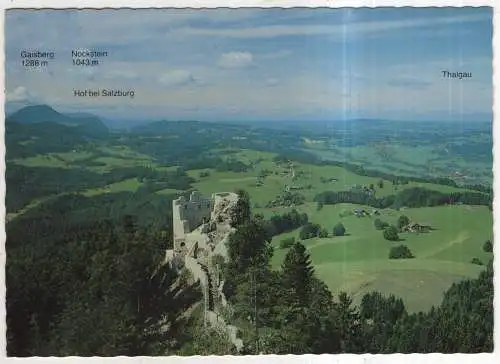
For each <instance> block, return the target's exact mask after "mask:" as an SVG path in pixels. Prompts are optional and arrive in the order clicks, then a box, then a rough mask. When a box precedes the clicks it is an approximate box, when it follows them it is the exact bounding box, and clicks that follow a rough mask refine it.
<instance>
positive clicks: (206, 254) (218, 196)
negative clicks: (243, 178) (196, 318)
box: [166, 191, 243, 350]
mask: <svg viewBox="0 0 500 364" xmlns="http://www.w3.org/2000/svg"><path fill="white" fill-rule="evenodd" d="M238 199H239V196H238V195H237V194H236V193H231V192H222V193H214V194H212V196H211V197H210V198H206V197H204V196H202V195H201V194H200V193H199V192H197V191H193V192H192V193H191V195H190V197H189V199H186V198H185V197H184V196H181V197H179V198H178V199H176V200H174V201H173V202H172V218H173V241H174V249H172V250H167V252H166V261H167V262H175V261H177V262H180V263H181V264H182V265H183V266H184V268H186V269H187V270H189V271H190V272H191V274H192V275H193V278H194V279H195V280H196V281H199V282H200V284H201V287H202V290H203V297H204V306H205V315H204V322H205V325H208V324H210V325H211V326H213V327H215V328H216V329H219V330H221V331H223V332H225V333H227V335H228V336H229V338H230V340H231V342H232V343H233V344H234V345H235V346H236V348H237V349H238V350H241V349H242V347H243V343H242V341H241V339H238V338H237V332H238V329H237V328H236V327H234V326H231V325H227V324H226V323H225V322H224V319H223V318H222V317H221V315H220V311H221V310H222V309H224V308H226V307H227V301H226V299H225V297H224V293H223V287H224V280H223V277H222V276H221V269H220V268H221V267H220V266H219V264H217V262H216V261H217V259H214V257H216V256H217V257H219V259H224V260H226V259H227V247H226V242H227V240H228V239H229V235H230V234H231V233H232V232H233V231H235V229H234V228H233V227H232V226H231V225H232V222H233V216H234V210H235V208H236V205H237V202H238Z"/></svg>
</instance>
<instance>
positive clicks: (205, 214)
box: [172, 191, 213, 255]
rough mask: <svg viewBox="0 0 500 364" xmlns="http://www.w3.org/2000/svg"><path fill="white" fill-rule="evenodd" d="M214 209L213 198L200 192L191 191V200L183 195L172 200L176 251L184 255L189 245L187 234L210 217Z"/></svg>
mask: <svg viewBox="0 0 500 364" xmlns="http://www.w3.org/2000/svg"><path fill="white" fill-rule="evenodd" d="M212 209H213V200H212V199H208V198H204V197H202V196H201V195H200V194H199V192H197V191H194V192H192V193H191V196H190V197H189V200H186V199H185V198H184V197H183V196H181V197H180V198H178V199H177V200H174V201H172V219H173V231H174V251H175V253H176V254H179V255H184V254H186V250H187V249H189V248H190V247H187V246H186V244H187V242H186V234H187V233H189V232H191V231H193V230H194V229H195V228H197V227H198V226H200V225H201V224H202V223H203V219H209V218H210V215H211V212H212Z"/></svg>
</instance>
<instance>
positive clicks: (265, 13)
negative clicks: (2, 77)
mask: <svg viewBox="0 0 500 364" xmlns="http://www.w3.org/2000/svg"><path fill="white" fill-rule="evenodd" d="M5 29H6V31H5V36H6V88H7V100H8V102H9V105H20V104H22V103H26V102H31V103H47V104H49V105H51V106H54V107H55V108H56V109H59V110H62V111H86V112H93V113H97V114H99V115H103V116H108V117H123V118H143V119H146V118H153V119H155V118H167V119H200V120H218V119H223V120H237V119H244V120H252V119H255V120H257V119H258V120H262V119H265V120H287V119H294V120H308V119H321V120H324V119H342V118H358V117H367V118H391V119H392V118H394V119H410V120H411V119H477V118H483V119H484V118H485V117H489V115H490V114H491V109H492V44H491V42H492V11H491V10H490V9H488V8H479V9H478V8H428V9H426V8H420V9H419V8H413V9H412V8H404V9H395V8H394V9H388V8H380V9H311V10H306V9H287V10H282V9H267V10H260V9H245V10H243V9H242V10H229V9H222V10H218V9H216V10H175V9H171V10H105V11H102V10H101V11H96V10H86V11H67V10H63V11H7V14H6V25H5ZM85 48H87V49H97V50H105V51H108V53H109V56H108V57H106V58H104V59H101V61H102V63H101V65H100V66H97V67H81V66H80V67H75V66H73V65H72V60H71V50H72V49H85ZM22 49H40V50H52V51H55V52H56V59H55V60H53V61H50V64H49V66H48V67H47V68H45V69H41V70H38V71H34V70H31V71H26V70H25V69H24V68H23V67H22V66H21V58H20V51H21V50H22ZM443 70H449V71H450V72H458V71H462V72H471V73H472V78H471V79H464V80H461V81H460V80H457V79H447V78H444V77H443V75H442V71H443ZM75 88H78V89H85V88H100V89H102V88H119V89H133V90H135V94H136V95H135V98H134V99H129V98H116V97H115V98H98V99H89V98H75V97H74V96H73V89H75Z"/></svg>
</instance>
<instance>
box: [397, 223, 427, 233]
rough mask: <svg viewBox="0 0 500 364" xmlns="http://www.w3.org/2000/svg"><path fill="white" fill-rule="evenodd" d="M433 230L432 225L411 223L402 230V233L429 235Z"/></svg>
mask: <svg viewBox="0 0 500 364" xmlns="http://www.w3.org/2000/svg"><path fill="white" fill-rule="evenodd" d="M430 230H431V227H430V225H423V224H419V223H416V222H411V223H409V224H408V225H406V226H404V227H403V228H402V231H406V232H410V233H427V232H429V231H430Z"/></svg>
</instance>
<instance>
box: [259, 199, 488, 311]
mask: <svg viewBox="0 0 500 364" xmlns="http://www.w3.org/2000/svg"><path fill="white" fill-rule="evenodd" d="M355 208H364V209H367V210H368V211H371V210H372V208H370V207H367V206H360V205H352V204H338V205H325V206H324V207H323V209H322V210H321V211H316V209H315V205H314V204H306V205H302V206H298V207H297V210H298V211H299V212H306V213H307V214H308V216H309V218H310V221H312V222H314V223H318V224H320V225H321V226H322V227H324V228H326V229H327V230H328V231H329V233H330V237H328V238H313V239H308V240H305V241H303V243H304V245H305V246H306V247H307V249H308V251H309V254H310V256H311V261H312V263H313V265H314V267H315V270H316V273H317V274H318V277H319V278H321V279H322V280H324V281H325V283H326V284H327V285H328V286H329V288H330V289H331V290H332V292H339V291H341V290H345V291H347V292H349V293H352V294H353V296H354V297H357V298H359V299H361V297H362V295H363V294H364V293H367V292H369V291H372V290H375V289H377V290H379V291H381V292H384V293H387V294H390V293H392V294H395V295H397V296H401V297H402V298H404V299H405V304H407V306H408V308H409V309H411V310H427V309H428V308H430V307H431V306H432V305H437V304H439V303H440V301H441V298H442V292H444V291H445V290H446V289H447V288H449V286H450V285H451V283H453V282H457V281H460V280H462V279H464V278H465V277H468V278H473V277H476V276H477V274H478V272H479V271H481V269H482V267H481V266H478V265H474V264H472V263H470V261H471V259H472V258H479V259H480V260H481V261H482V262H483V263H487V262H488V260H489V259H491V258H492V254H491V253H485V252H484V251H483V250H482V246H483V244H484V242H485V241H486V240H488V239H491V238H492V230H493V229H492V226H493V225H492V224H493V218H492V214H491V212H490V211H489V210H488V209H487V207H485V206H465V205H462V206H439V207H425V208H415V209H405V210H403V211H399V212H398V211H393V210H389V209H386V210H381V215H380V216H377V217H360V218H358V217H356V216H354V215H351V216H346V217H342V218H341V217H340V216H339V215H340V214H345V213H346V211H352V210H354V209H355ZM265 210H266V209H261V210H260V211H259V212H261V213H264V214H265V215H267V216H270V215H272V214H273V212H271V211H265ZM402 214H404V215H406V216H408V217H409V218H410V220H411V221H415V222H418V223H421V224H428V225H430V226H432V228H433V229H434V230H432V231H430V232H428V233H409V232H407V233H400V234H399V236H400V239H401V241H399V242H390V241H387V240H385V239H384V238H383V236H382V232H381V231H378V230H376V229H375V227H374V220H375V218H380V219H381V220H382V221H387V222H388V223H391V224H395V223H396V221H397V219H398V217H399V216H400V215H402ZM338 222H341V223H342V224H343V225H344V226H345V228H346V236H342V237H332V236H331V234H332V230H333V226H335V224H337V223H338ZM288 237H295V239H296V240H300V239H299V230H298V229H297V230H294V231H292V232H288V233H284V234H281V235H279V236H275V237H274V238H273V241H272V245H273V246H274V256H273V261H272V263H273V267H274V268H276V269H277V268H279V266H280V265H281V262H282V261H283V258H284V256H285V254H286V251H287V250H286V249H280V248H279V242H280V241H281V240H282V239H284V238H288ZM400 244H404V245H406V246H408V248H410V250H411V251H412V252H413V254H414V255H415V256H416V258H414V259H406V260H390V259H388V254H389V250H390V248H391V247H393V246H397V245H400ZM421 281H422V282H423V283H422V282H421ZM419 287H420V288H422V290H420V288H419ZM416 288H419V289H418V290H416ZM415 290H416V291H417V292H420V293H423V292H424V291H425V292H429V293H425V294H424V296H425V297H424V299H423V301H422V300H421V299H420V293H415ZM436 292H438V293H439V294H436ZM358 303H359V302H358Z"/></svg>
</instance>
